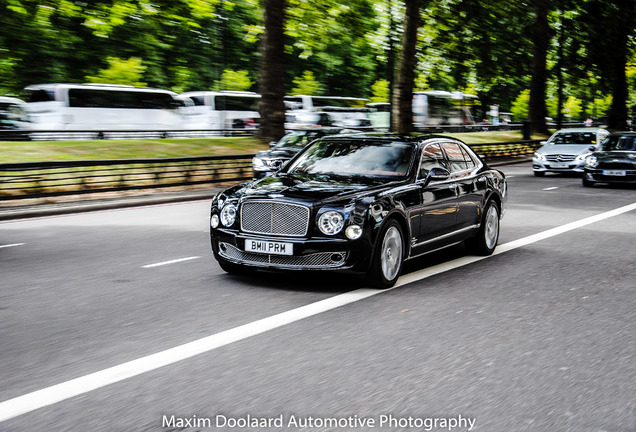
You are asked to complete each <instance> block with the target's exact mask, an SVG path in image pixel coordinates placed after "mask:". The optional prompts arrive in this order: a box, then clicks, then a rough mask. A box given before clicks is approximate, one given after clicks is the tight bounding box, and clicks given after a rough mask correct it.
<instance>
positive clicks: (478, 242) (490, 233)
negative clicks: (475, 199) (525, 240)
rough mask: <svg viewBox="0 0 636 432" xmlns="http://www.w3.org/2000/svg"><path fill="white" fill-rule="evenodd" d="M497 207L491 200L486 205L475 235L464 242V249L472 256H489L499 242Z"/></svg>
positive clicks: (498, 213) (498, 212) (498, 214)
mask: <svg viewBox="0 0 636 432" xmlns="http://www.w3.org/2000/svg"><path fill="white" fill-rule="evenodd" d="M499 216H500V211H499V206H498V205H497V203H496V202H495V201H493V200H490V201H488V202H487V203H486V206H485V207H484V215H483V217H482V220H481V225H480V227H479V232H478V233H477V235H476V236H475V237H473V238H471V239H469V240H467V241H466V248H467V249H468V251H469V252H470V253H471V254H473V255H482V256H487V255H491V254H492V253H493V252H494V251H495V248H496V247H497V242H498V241H499V222H500V219H499Z"/></svg>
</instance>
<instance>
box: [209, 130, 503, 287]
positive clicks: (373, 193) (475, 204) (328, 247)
mask: <svg viewBox="0 0 636 432" xmlns="http://www.w3.org/2000/svg"><path fill="white" fill-rule="evenodd" d="M506 199H507V184H506V179H505V177H504V175H503V173H501V172H500V171H497V170H494V169H491V168H489V167H488V166H487V165H486V164H485V163H484V162H483V161H482V160H480V159H479V157H478V156H477V155H476V154H475V153H474V152H473V151H472V150H471V149H470V148H469V147H468V146H467V145H466V144H464V143H462V142H460V141H458V140H456V139H452V138H448V137H442V136H402V135H377V134H371V135H367V134H360V135H349V136H338V135H332V136H327V137H324V138H321V139H319V140H317V141H315V142H314V143H312V144H310V145H308V146H307V147H306V148H305V149H304V150H303V151H302V152H301V153H299V154H298V155H297V156H296V157H294V158H293V159H292V160H291V161H290V162H289V163H288V164H287V165H286V166H285V167H284V168H283V169H282V170H281V171H279V172H277V173H276V174H275V175H273V176H270V177H266V178H263V179H260V180H253V181H249V182H246V183H242V184H239V185H236V186H234V187H230V188H229V189H226V190H224V191H221V192H219V193H218V194H217V195H216V196H215V197H214V199H213V201H212V208H211V216H210V227H211V230H210V234H211V241H212V250H213V252H214V256H215V258H216V259H217V260H218V262H219V264H220V266H221V268H222V269H223V270H225V271H226V272H228V273H238V274H245V273H248V272H251V271H254V270H256V269H274V270H330V271H346V272H351V273H355V274H359V275H362V276H364V277H366V281H367V283H368V284H370V285H371V286H373V287H376V288H388V287H391V286H393V285H394V284H395V283H396V281H397V279H398V277H399V276H400V273H401V271H402V264H403V262H404V261H405V260H408V259H410V258H414V257H417V256H419V255H422V254H425V253H429V252H432V251H435V250H438V249H440V248H443V247H447V246H450V245H454V244H458V243H461V242H465V244H466V246H467V249H468V250H469V251H470V252H471V253H475V254H479V255H489V254H491V253H492V252H493V251H494V249H495V246H496V245H497V240H498V238H499V222H500V219H501V217H502V215H503V212H504V209H505V204H506Z"/></svg>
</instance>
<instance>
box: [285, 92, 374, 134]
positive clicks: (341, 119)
mask: <svg viewBox="0 0 636 432" xmlns="http://www.w3.org/2000/svg"><path fill="white" fill-rule="evenodd" d="M369 102H370V100H369V99H365V98H356V97H346V96H309V95H289V96H285V105H286V108H287V114H288V115H293V116H295V117H296V122H297V123H298V124H299V125H300V126H306V125H311V124H319V122H320V120H321V114H325V113H326V114H328V115H329V116H330V117H331V118H332V119H333V126H340V127H354V128H355V127H364V126H371V120H370V118H369V113H371V111H372V110H371V109H370V108H369V107H367V104H368V103H369ZM323 126H325V125H323Z"/></svg>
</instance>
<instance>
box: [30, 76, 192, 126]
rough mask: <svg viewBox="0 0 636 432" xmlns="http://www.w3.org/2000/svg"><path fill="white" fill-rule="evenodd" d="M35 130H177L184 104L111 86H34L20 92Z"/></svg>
mask: <svg viewBox="0 0 636 432" xmlns="http://www.w3.org/2000/svg"><path fill="white" fill-rule="evenodd" d="M24 93H25V96H26V97H25V100H26V102H27V109H28V112H29V119H30V121H31V123H30V127H31V129H35V130H47V131H58V130H106V131H111V130H112V131H130V130H140V131H146V130H179V129H184V124H183V113H182V110H183V108H185V106H184V104H185V103H186V102H185V101H183V100H180V99H179V98H178V97H177V94H176V93H174V92H171V91H169V90H160V89H150V88H137V87H132V86H125V85H114V84H38V85H32V86H29V87H26V88H25V89H24Z"/></svg>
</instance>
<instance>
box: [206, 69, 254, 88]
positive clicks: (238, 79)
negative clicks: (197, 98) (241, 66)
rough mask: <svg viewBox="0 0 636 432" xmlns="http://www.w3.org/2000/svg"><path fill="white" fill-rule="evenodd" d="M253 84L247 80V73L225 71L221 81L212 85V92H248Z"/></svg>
mask: <svg viewBox="0 0 636 432" xmlns="http://www.w3.org/2000/svg"><path fill="white" fill-rule="evenodd" d="M253 84H254V83H253V82H252V81H251V80H250V78H249V72H248V71H244V70H239V71H234V70H227V69H226V70H225V71H223V76H222V77H221V79H220V80H219V81H217V82H215V83H214V86H213V87H212V90H232V91H245V90H249V89H250V88H251V87H252V85H253Z"/></svg>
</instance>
